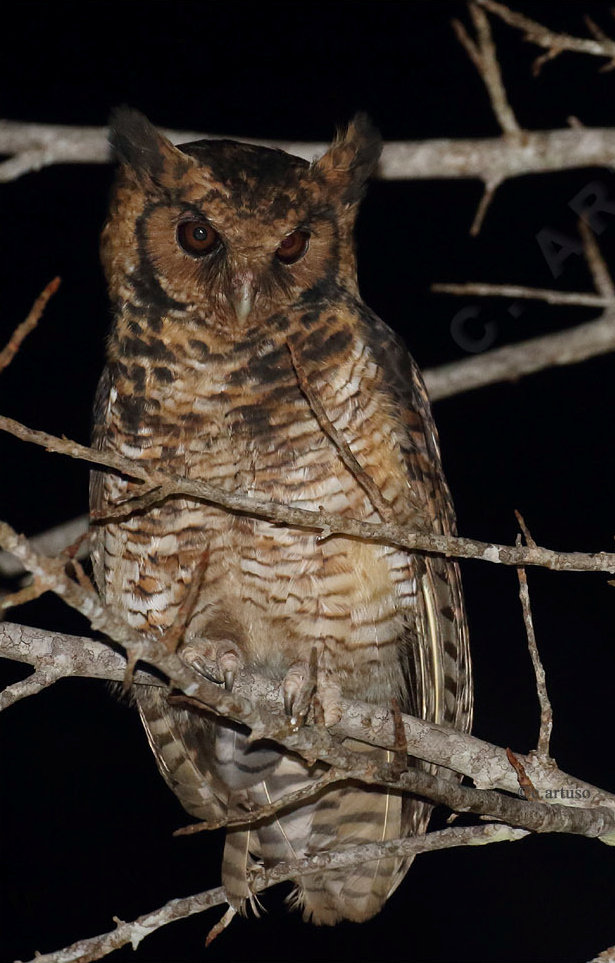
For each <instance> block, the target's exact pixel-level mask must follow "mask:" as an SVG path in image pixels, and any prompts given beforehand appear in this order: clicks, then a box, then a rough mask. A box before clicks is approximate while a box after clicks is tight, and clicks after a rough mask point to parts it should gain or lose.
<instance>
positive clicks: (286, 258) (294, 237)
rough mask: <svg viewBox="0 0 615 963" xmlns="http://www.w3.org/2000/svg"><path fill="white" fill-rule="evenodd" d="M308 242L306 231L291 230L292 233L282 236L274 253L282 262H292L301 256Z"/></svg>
mask: <svg viewBox="0 0 615 963" xmlns="http://www.w3.org/2000/svg"><path fill="white" fill-rule="evenodd" d="M309 243H310V235H309V233H308V232H307V231H301V230H297V231H293V233H292V234H289V235H288V237H285V238H284V240H283V241H282V243H281V244H280V246H279V248H278V249H277V251H276V252H275V255H276V257H277V259H278V261H281V262H282V264H294V263H295V261H298V260H299V258H302V257H303V255H304V254H305V252H306V251H307V249H308V245H309Z"/></svg>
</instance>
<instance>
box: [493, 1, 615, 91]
mask: <svg viewBox="0 0 615 963" xmlns="http://www.w3.org/2000/svg"><path fill="white" fill-rule="evenodd" d="M476 2H477V3H478V4H480V6H481V7H484V8H485V10H489V12H490V13H493V14H495V15H496V16H497V17H499V18H500V19H501V20H503V21H504V23H507V24H508V25H509V27H514V28H515V29H517V30H522V31H523V32H524V34H525V40H528V41H530V42H531V43H534V44H536V45H537V46H538V47H543V48H544V49H545V50H546V51H547V54H546V56H543V57H539V58H538V60H537V61H536V63H535V64H534V73H535V74H537V73H538V72H539V70H540V68H541V66H542V64H543V63H544V62H545V61H546V60H552V59H553V58H554V57H556V56H557V55H558V54H559V53H560V52H561V51H562V50H570V51H573V52H574V53H585V54H591V55H592V56H594V57H607V58H608V59H609V62H610V63H609V65H608V66H613V65H615V41H614V40H611V39H610V38H609V37H607V36H606V34H604V33H603V32H602V31H600V33H601V36H600V37H599V38H598V37H594V38H593V39H591V38H589V37H572V36H570V34H566V33H556V32H555V31H553V30H549V29H548V28H547V27H543V25H542V24H540V23H537V22H536V21H535V20H530V18H529V17H525V16H524V15H523V14H521V13H516V12H515V11H514V10H510V9H509V8H508V7H506V6H505V5H504V4H503V3H496V0H476Z"/></svg>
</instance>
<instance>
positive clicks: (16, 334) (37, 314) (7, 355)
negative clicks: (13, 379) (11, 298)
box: [0, 277, 60, 371]
mask: <svg viewBox="0 0 615 963" xmlns="http://www.w3.org/2000/svg"><path fill="white" fill-rule="evenodd" d="M59 287H60V278H58V277H56V278H54V279H53V280H52V281H50V282H49V284H47V285H46V286H45V287H44V288H43V290H42V291H41V293H40V294H39V296H38V297H37V299H36V301H35V302H34V304H33V305H32V307H31V308H30V311H29V313H28V316H27V318H26V319H25V321H22V322H21V324H18V325H17V327H16V328H15V330H14V331H13V333H12V335H11V337H10V338H9V340H8V342H7V344H6V345H5V346H4V348H3V349H2V351H0V371H3V370H4V368H8V366H9V365H10V363H11V361H12V360H13V358H14V357H15V355H16V354H17V352H18V351H19V349H20V347H21V345H22V343H23V341H24V340H25V338H27V336H28V335H29V334H30V332H31V331H33V330H34V328H35V327H36V326H37V324H38V322H39V321H40V319H41V317H42V314H43V311H44V310H45V306H46V304H47V302H48V301H49V299H50V298H51V297H52V296H53V295H54V294H55V293H56V291H57V290H58V288H59Z"/></svg>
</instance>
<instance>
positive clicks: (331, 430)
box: [286, 341, 393, 521]
mask: <svg viewBox="0 0 615 963" xmlns="http://www.w3.org/2000/svg"><path fill="white" fill-rule="evenodd" d="M286 346H287V348H288V350H289V353H290V360H291V362H292V366H293V369H294V372H295V375H296V376H297V381H298V383H299V387H300V388H301V391H302V392H303V394H304V395H305V397H306V400H307V403H308V405H309V406H310V408H311V409H312V413H313V415H314V417H315V418H316V421H317V422H318V424H319V425H320V427H321V429H322V431H323V432H324V434H325V435H326V436H327V437H328V438H329V439H330V440H331V441H332V442H333V445H334V446H335V448H336V449H337V452H338V454H339V456H340V458H341V459H342V461H343V463H344V465H345V466H346V468H347V469H348V471H349V472H350V474H351V475H352V476H353V477H354V478H355V479H356V480H357V481H358V483H359V485H360V486H361V488H363V490H364V491H366V492H367V495H368V497H369V500H370V502H371V503H372V505H373V506H374V508H375V509H376V511H377V512H378V514H379V515H380V517H381V519H382V520H383V521H393V514H392V509H391V506H390V505H389V504H388V502H387V501H385V499H384V497H383V495H382V492H381V491H380V489H379V488H378V486H377V485H376V483H375V482H374V480H373V478H371V476H370V475H368V473H367V472H366V471H365V470H364V469H363V468H362V467H361V465H360V464H359V462H358V461H357V459H356V458H355V456H354V454H353V452H352V451H351V449H350V445H349V444H348V443H347V441H346V439H345V438H344V436H343V434H342V433H341V432H340V431H338V430H337V428H336V427H335V425H334V424H333V422H332V421H331V419H330V418H329V415H328V414H327V412H326V411H325V406H324V405H323V403H322V402H321V400H320V398H319V397H318V395H316V394H315V393H314V392H313V391H312V389H311V387H310V383H309V381H308V378H307V375H306V373H305V371H304V369H303V366H302V364H301V362H300V360H299V356H298V353H297V349H296V348H295V347H294V345H293V344H292V342H291V341H287V342H286Z"/></svg>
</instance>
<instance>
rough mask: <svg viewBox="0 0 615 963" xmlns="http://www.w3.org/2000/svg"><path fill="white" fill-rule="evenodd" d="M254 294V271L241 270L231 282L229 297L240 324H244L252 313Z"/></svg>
mask: <svg viewBox="0 0 615 963" xmlns="http://www.w3.org/2000/svg"><path fill="white" fill-rule="evenodd" d="M254 296H255V291H254V275H253V274H252V271H240V272H239V273H237V274H236V275H235V277H234V278H233V280H232V282H231V294H230V297H229V300H230V302H231V304H232V305H233V307H234V309H235V314H236V315H237V320H238V321H239V323H240V324H243V323H244V321H245V320H246V318H247V317H248V315H249V314H250V311H251V310H252V305H253V304H254Z"/></svg>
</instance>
